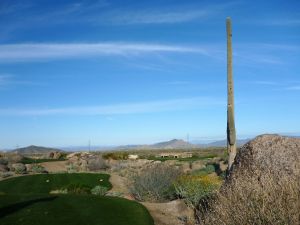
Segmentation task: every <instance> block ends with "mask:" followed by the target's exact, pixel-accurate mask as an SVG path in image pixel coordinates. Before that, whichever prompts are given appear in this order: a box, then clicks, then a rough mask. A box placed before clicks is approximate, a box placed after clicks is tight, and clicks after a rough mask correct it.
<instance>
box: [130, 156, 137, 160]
mask: <svg viewBox="0 0 300 225" xmlns="http://www.w3.org/2000/svg"><path fill="white" fill-rule="evenodd" d="M138 158H139V156H138V155H128V159H133V160H136V159H138Z"/></svg>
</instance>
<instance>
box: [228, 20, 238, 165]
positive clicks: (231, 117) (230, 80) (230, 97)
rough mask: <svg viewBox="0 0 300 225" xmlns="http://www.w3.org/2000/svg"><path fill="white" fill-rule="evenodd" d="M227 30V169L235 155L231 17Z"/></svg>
mask: <svg viewBox="0 0 300 225" xmlns="http://www.w3.org/2000/svg"><path fill="white" fill-rule="evenodd" d="M226 30H227V97H228V99H227V150H228V153H229V160H228V170H230V168H231V166H232V164H233V162H234V158H235V156H236V131H235V124H234V91H233V77H232V46H231V37H232V33H231V19H230V18H229V17H228V18H227V19H226Z"/></svg>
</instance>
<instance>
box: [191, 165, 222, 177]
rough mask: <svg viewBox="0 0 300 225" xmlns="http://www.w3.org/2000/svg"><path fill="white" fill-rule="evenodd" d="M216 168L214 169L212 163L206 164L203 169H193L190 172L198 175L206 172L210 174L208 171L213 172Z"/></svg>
mask: <svg viewBox="0 0 300 225" xmlns="http://www.w3.org/2000/svg"><path fill="white" fill-rule="evenodd" d="M215 171H216V170H215V167H214V165H212V164H207V165H206V166H205V168H203V169H199V170H195V171H193V172H192V174H193V175H199V176H201V175H202V176H204V175H207V174H210V173H214V172H215Z"/></svg>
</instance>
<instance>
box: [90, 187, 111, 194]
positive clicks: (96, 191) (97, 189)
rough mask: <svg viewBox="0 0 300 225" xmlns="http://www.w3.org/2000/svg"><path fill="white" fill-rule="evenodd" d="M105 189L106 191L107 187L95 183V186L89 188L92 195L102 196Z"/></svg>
mask: <svg viewBox="0 0 300 225" xmlns="http://www.w3.org/2000/svg"><path fill="white" fill-rule="evenodd" d="M107 191H108V189H107V187H103V186H100V185H97V186H95V187H94V188H92V189H91V193H92V194H93V195H100V196H104V195H105V194H106V192H107Z"/></svg>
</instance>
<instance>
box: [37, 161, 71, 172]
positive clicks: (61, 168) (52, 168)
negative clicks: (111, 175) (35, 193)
mask: <svg viewBox="0 0 300 225" xmlns="http://www.w3.org/2000/svg"><path fill="white" fill-rule="evenodd" d="M39 164H40V165H42V166H43V167H45V169H46V170H47V171H48V172H49V173H58V172H66V171H67V168H66V165H67V161H55V162H43V163H39Z"/></svg>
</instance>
